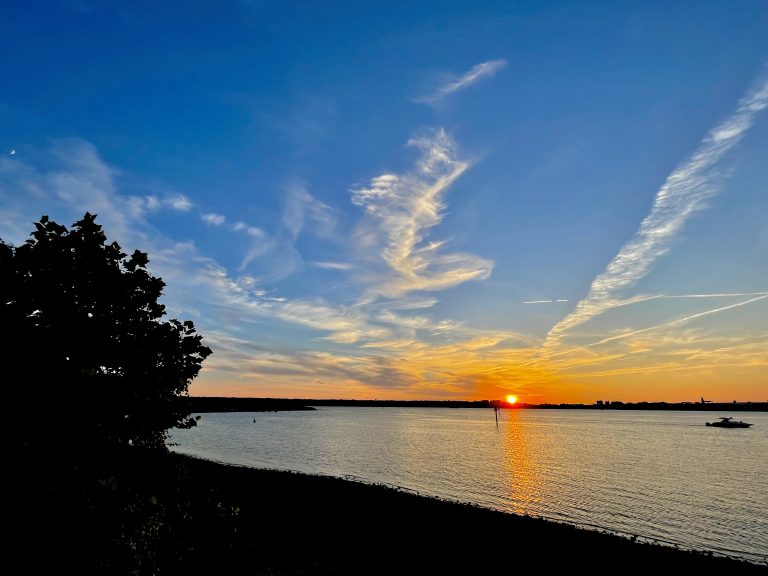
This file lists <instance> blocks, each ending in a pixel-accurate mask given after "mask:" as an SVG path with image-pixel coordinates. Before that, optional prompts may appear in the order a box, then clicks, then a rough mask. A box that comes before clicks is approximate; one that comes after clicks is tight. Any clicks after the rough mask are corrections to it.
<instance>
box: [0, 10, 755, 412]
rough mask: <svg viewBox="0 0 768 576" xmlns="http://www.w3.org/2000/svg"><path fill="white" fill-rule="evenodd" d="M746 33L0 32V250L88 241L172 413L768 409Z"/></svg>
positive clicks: (45, 25)
mask: <svg viewBox="0 0 768 576" xmlns="http://www.w3.org/2000/svg"><path fill="white" fill-rule="evenodd" d="M766 30H768V4H766V3H765V2H764V1H759V2H750V1H743V2H738V3H732V2H724V1H721V2H677V3H670V2H622V3H617V2H578V3H575V2H450V3H438V2H419V3H387V4H374V3H367V2H322V3H319V2H318V3H309V2H304V3H291V2H279V3H273V2H267V1H256V0H254V1H247V2H246V1H226V0H222V1H220V2H211V3H202V2H196V3H186V2H185V3H182V2H164V3H161V4H160V5H158V3H150V2H131V3H114V2H106V1H101V0H62V1H61V2H54V1H47V2H35V1H30V2H25V3H1V4H0V49H2V53H3V54H4V57H3V59H2V60H0V78H2V90H0V151H1V152H2V154H0V238H2V239H3V240H5V241H9V242H13V243H16V244H18V243H21V242H23V241H24V239H25V238H26V237H27V236H28V234H29V233H30V231H31V230H32V228H33V226H32V223H33V222H34V221H35V220H36V219H38V218H39V217H40V216H41V215H42V214H48V215H50V216H51V217H52V218H53V219H55V220H57V221H59V222H60V223H63V224H70V223H72V222H73V221H74V220H76V219H77V218H79V216H81V215H82V214H83V213H84V212H85V211H86V210H88V211H91V212H94V213H97V214H98V220H97V221H99V222H101V223H102V224H103V225H104V226H105V229H106V232H107V234H108V236H109V237H110V238H114V239H117V240H118V241H119V242H120V243H121V244H122V245H123V246H124V247H125V248H127V249H133V248H138V249H141V250H144V251H147V252H148V253H149V256H150V260H151V263H150V265H151V268H152V270H153V272H155V273H156V274H158V275H159V276H161V277H162V278H163V279H164V280H165V281H166V282H167V284H168V286H167V288H166V294H165V303H166V304H167V306H168V309H169V312H170V314H171V315H172V316H174V317H179V318H185V319H186V318H189V319H192V320H194V321H195V323H196V325H197V326H198V328H199V330H200V331H201V332H202V333H203V334H204V335H205V337H206V342H207V343H208V344H209V345H210V346H211V347H212V348H213V350H214V355H213V356H211V357H210V358H209V359H208V361H207V362H206V367H205V369H204V371H203V373H202V374H201V376H200V377H199V378H198V380H196V381H195V383H194V384H193V385H192V388H191V392H192V393H194V394H227V395H246V396H291V397H297V396H298V397H317V398H322V397H347V398H349V397H368V398H455V397H462V398H464V397H466V398H493V397H499V396H501V395H503V394H507V393H515V394H518V395H519V396H520V397H521V399H525V400H528V401H531V402H541V401H586V402H592V401H594V400H596V399H600V398H605V399H617V400H619V399H621V400H641V399H648V400H695V399H697V398H698V397H699V396H701V395H704V396H705V397H712V398H714V399H719V400H727V401H730V400H733V399H740V400H747V399H752V400H757V399H760V400H765V399H766V397H767V396H768V352H766V350H768V265H767V264H768V224H766V222H768V194H767V193H766V185H767V184H768V162H766V159H768V120H767V119H766V116H767V115H768V113H766V112H765V111H764V109H765V108H766V106H768V67H767V65H768V34H766Z"/></svg>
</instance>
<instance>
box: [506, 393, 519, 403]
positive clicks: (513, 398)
mask: <svg viewBox="0 0 768 576" xmlns="http://www.w3.org/2000/svg"><path fill="white" fill-rule="evenodd" d="M515 402H517V396H515V395H514V394H509V395H507V403H508V404H514V403H515Z"/></svg>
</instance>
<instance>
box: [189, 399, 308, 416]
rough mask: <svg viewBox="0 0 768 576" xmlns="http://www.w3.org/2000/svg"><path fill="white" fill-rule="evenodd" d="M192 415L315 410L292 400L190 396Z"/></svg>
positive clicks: (300, 401) (303, 403)
mask: <svg viewBox="0 0 768 576" xmlns="http://www.w3.org/2000/svg"><path fill="white" fill-rule="evenodd" d="M189 407H190V412H192V413H195V414H197V413H207V412H282V411H287V410H314V408H312V407H311V406H308V405H307V404H306V401H304V400H295V399H290V398H223V397H216V396H190V397H189Z"/></svg>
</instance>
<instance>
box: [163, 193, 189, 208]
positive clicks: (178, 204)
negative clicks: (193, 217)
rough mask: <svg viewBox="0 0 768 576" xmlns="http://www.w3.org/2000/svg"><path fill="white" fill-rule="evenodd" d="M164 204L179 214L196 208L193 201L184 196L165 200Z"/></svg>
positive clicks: (177, 195)
mask: <svg viewBox="0 0 768 576" xmlns="http://www.w3.org/2000/svg"><path fill="white" fill-rule="evenodd" d="M163 202H164V203H165V204H167V205H168V206H170V207H171V208H173V209H174V210H176V211H177V212H189V211H190V210H192V208H193V207H194V204H192V201H191V200H190V199H189V198H187V197H186V196H184V194H174V195H173V196H168V197H166V198H164V200H163Z"/></svg>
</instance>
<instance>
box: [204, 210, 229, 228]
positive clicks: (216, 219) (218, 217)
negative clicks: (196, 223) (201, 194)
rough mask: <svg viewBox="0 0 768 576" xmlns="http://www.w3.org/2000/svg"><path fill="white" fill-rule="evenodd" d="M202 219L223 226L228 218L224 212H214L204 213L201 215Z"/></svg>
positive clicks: (212, 224)
mask: <svg viewBox="0 0 768 576" xmlns="http://www.w3.org/2000/svg"><path fill="white" fill-rule="evenodd" d="M200 219H201V220H202V221H203V222H205V223H206V224H209V225H211V226H221V225H222V224H224V222H226V220H227V219H226V217H225V216H223V215H222V214H215V213H213V212H209V213H206V214H203V215H202V216H200Z"/></svg>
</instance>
